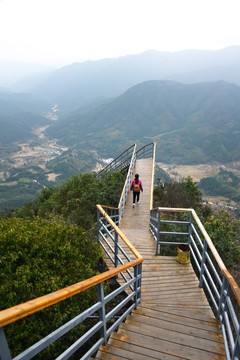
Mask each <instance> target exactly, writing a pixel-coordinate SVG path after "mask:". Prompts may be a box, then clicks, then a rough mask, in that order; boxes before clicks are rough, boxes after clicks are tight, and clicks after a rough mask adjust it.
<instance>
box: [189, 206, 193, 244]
mask: <svg viewBox="0 0 240 360" xmlns="http://www.w3.org/2000/svg"><path fill="white" fill-rule="evenodd" d="M192 223H193V215H192V213H190V224H189V229H188V234H189V235H188V246H190V245H191V235H192Z"/></svg>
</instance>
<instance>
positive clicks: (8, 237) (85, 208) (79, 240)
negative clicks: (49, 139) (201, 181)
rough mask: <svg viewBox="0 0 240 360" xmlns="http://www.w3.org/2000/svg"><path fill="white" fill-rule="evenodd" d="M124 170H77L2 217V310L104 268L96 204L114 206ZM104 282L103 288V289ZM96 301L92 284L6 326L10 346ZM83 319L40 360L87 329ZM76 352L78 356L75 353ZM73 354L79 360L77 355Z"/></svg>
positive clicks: (15, 348) (23, 344) (21, 345)
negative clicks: (67, 297)
mask: <svg viewBox="0 0 240 360" xmlns="http://www.w3.org/2000/svg"><path fill="white" fill-rule="evenodd" d="M125 176H126V173H125V172H112V173H108V174H105V175H103V176H102V177H101V180H100V179H98V178H97V177H96V175H95V174H87V173H85V174H81V175H79V176H78V175H77V176H74V177H72V178H70V179H68V180H67V181H66V182H65V183H64V185H62V186H59V187H55V188H45V189H43V191H42V192H41V194H40V195H39V196H38V197H37V198H36V199H35V200H34V201H33V202H31V203H28V204H27V205H26V206H24V207H21V208H18V209H15V211H14V212H12V213H10V214H8V217H6V218H2V219H0V251H1V254H2V257H1V262H0V292H1V299H0V310H3V309H6V308H8V307H11V306H14V305H17V304H20V303H23V302H26V301H28V300H31V299H34V298H37V297H40V296H43V295H46V294H48V293H51V292H54V291H57V290H59V289H62V288H64V287H66V286H69V285H72V284H75V283H77V282H80V281H83V280H86V279H88V278H90V277H92V276H94V275H96V274H98V273H99V272H100V271H101V270H102V264H103V261H102V252H101V250H100V247H99V245H98V244H97V242H96V238H97V233H96V229H97V225H96V221H97V212H96V204H97V203H101V204H106V205H109V206H117V205H118V201H119V198H120V194H121V192H122V187H123V184H124V182H125ZM107 286H108V285H105V290H107ZM96 301H97V292H96V289H95V288H91V289H89V290H87V291H85V292H84V293H80V294H78V295H76V296H74V297H72V298H71V299H68V300H65V301H63V302H61V303H59V304H56V305H54V306H51V307H50V308H48V309H45V310H43V311H41V312H37V313H35V314H33V315H32V316H30V317H27V318H25V319H22V320H19V321H17V322H15V323H13V324H10V325H8V326H7V327H6V330H5V334H6V336H7V339H8V342H9V346H10V350H11V353H12V355H13V356H15V355H17V354H19V353H20V352H21V351H23V350H25V349H26V348H27V347H29V346H31V345H32V344H33V343H34V342H36V341H38V340H40V339H42V338H43V337H44V336H46V335H47V334H49V333H50V332H52V331H54V330H56V328H58V327H60V326H61V325H63V324H65V323H66V322H67V321H68V320H70V319H72V318H73V317H74V316H76V315H78V314H79V312H81V311H83V310H84V309H86V308H88V307H89V306H90V305H92V304H93V303H94V302H96ZM87 326H88V323H86V322H84V323H82V324H80V325H79V326H78V327H76V328H75V329H74V330H73V331H71V332H70V333H69V334H68V335H66V336H64V337H63V338H61V340H60V341H58V342H56V343H54V345H52V346H50V347H48V348H47V349H46V350H45V351H43V352H42V353H41V355H39V356H38V359H55V358H56V357H57V356H58V355H59V354H60V353H61V352H63V350H64V349H65V348H66V346H67V345H68V346H70V344H72V343H73V342H74V341H76V340H77V339H79V337H81V335H82V334H83V333H85V332H86V329H87ZM77 355H78V354H77ZM77 355H76V357H74V359H79V357H80V356H78V357H77Z"/></svg>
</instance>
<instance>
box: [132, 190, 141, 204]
mask: <svg viewBox="0 0 240 360" xmlns="http://www.w3.org/2000/svg"><path fill="white" fill-rule="evenodd" d="M136 197H137V202H139V197H140V191H139V192H135V191H133V204H135V200H136Z"/></svg>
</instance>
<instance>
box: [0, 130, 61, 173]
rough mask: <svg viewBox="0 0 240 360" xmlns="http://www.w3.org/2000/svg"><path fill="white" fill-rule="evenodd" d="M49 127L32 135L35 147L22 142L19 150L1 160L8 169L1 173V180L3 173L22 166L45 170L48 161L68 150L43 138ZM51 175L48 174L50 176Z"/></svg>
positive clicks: (52, 140)
mask: <svg viewBox="0 0 240 360" xmlns="http://www.w3.org/2000/svg"><path fill="white" fill-rule="evenodd" d="M48 127H49V125H46V126H43V127H39V128H36V129H35V130H34V131H33V133H34V134H35V135H37V136H38V142H37V144H36V145H32V142H31V141H30V142H24V143H20V144H18V147H20V150H18V151H16V152H13V153H12V154H10V155H9V156H8V157H7V158H5V159H2V164H5V165H6V166H7V167H8V170H7V172H1V173H0V176H1V178H4V177H5V176H4V173H5V174H7V173H8V172H9V171H12V169H13V168H19V167H22V166H31V165H34V166H40V167H41V168H42V169H43V170H45V169H46V163H47V161H49V160H52V159H55V158H56V157H58V156H59V155H61V154H62V153H63V152H64V151H67V150H68V147H66V146H61V145H58V144H57V141H56V140H55V139H51V140H50V139H49V138H48V137H46V136H45V134H44V132H45V130H46V129H47V128H48ZM50 175H51V174H49V176H50Z"/></svg>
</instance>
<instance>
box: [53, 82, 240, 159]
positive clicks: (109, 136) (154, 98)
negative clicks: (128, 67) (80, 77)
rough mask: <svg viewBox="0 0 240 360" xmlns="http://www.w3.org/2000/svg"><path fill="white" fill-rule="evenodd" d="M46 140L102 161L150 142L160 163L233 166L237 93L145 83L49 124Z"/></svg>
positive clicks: (239, 106) (226, 88)
mask: <svg viewBox="0 0 240 360" xmlns="http://www.w3.org/2000/svg"><path fill="white" fill-rule="evenodd" d="M47 134H48V135H50V136H52V137H57V138H58V139H59V140H60V141H61V142H62V143H63V144H64V145H67V146H73V147H74V146H75V147H79V148H84V149H88V150H96V151H97V152H99V154H101V155H102V156H107V154H109V153H111V154H113V156H114V155H117V154H118V153H119V151H121V150H122V149H124V148H125V147H127V146H129V145H131V144H132V143H135V142H137V143H138V144H139V145H141V144H142V145H143V144H146V143H148V142H151V141H155V142H156V143H157V160H159V161H162V162H168V163H171V162H173V163H174V162H175V163H185V164H190V163H203V162H209V161H220V162H227V161H233V160H236V159H239V157H240V87H238V86H237V85H233V84H228V83H225V82H222V81H219V82H211V83H199V84H181V83H177V82H173V81H156V80H155V81H147V82H144V83H141V84H138V85H136V86H134V87H132V88H130V89H129V90H127V91H126V92H125V93H124V94H123V95H121V96H119V97H117V98H115V99H113V100H112V101H109V102H108V103H106V104H103V105H100V106H98V107H95V108H94V109H92V110H90V111H88V112H86V113H84V114H80V115H79V116H78V115H76V114H75V115H74V116H72V117H70V118H66V119H63V120H61V121H58V122H56V123H54V124H53V125H52V126H51V127H50V128H49V129H48V130H47Z"/></svg>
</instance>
